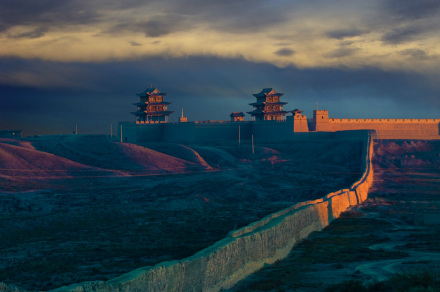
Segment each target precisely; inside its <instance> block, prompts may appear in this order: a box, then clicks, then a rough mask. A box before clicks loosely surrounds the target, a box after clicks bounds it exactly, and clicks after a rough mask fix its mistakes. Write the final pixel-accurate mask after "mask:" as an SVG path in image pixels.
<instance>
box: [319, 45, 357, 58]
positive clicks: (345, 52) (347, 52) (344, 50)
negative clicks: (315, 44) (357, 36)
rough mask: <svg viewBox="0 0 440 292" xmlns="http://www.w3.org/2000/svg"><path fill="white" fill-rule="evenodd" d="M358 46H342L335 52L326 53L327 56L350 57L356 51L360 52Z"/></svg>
mask: <svg viewBox="0 0 440 292" xmlns="http://www.w3.org/2000/svg"><path fill="white" fill-rule="evenodd" d="M358 51H359V49H358V48H348V47H341V48H338V49H336V50H334V51H333V52H331V53H329V54H326V55H324V57H326V58H342V57H349V56H352V55H354V54H355V53H356V52H358Z"/></svg>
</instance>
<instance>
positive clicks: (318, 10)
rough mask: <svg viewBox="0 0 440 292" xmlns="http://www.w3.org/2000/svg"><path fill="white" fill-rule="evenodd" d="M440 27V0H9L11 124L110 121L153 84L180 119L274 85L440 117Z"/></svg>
mask: <svg viewBox="0 0 440 292" xmlns="http://www.w3.org/2000/svg"><path fill="white" fill-rule="evenodd" d="M439 31H440V1H438V0H417V1H416V0H369V1H357V0H355V1H353V0H333V1H328V0H309V1H299V0H288V1H287V0H272V1H267V0H266V1H263V0H252V1H251V0H240V1H236V0H234V1H231V0H224V1H208V0H160V1H159V0H150V1H145V0H127V1H119V0H109V1H102V0H87V1H83V0H40V1H28V0H14V1H10V0H0V130H12V129H13V130H22V131H23V135H24V136H27V135H35V134H69V133H72V132H73V131H74V130H75V127H76V125H77V126H78V132H79V133H80V134H81V133H93V134H109V133H110V129H111V127H113V128H115V127H117V123H118V122H121V121H134V115H132V114H130V112H134V111H135V110H136V107H135V106H134V105H133V103H136V102H138V101H139V98H138V97H137V96H136V93H139V92H142V91H144V90H145V89H146V88H147V87H150V86H154V87H157V88H158V89H159V90H160V91H163V92H167V93H168V95H167V96H166V100H167V101H170V102H171V105H169V106H168V109H169V110H173V111H175V113H174V114H172V115H171V116H170V120H171V121H177V119H178V117H179V115H180V113H181V110H182V108H183V111H184V115H185V116H187V117H188V119H189V120H190V121H194V120H229V114H230V113H231V112H233V111H242V112H245V113H246V112H247V111H251V110H252V108H251V106H249V103H252V102H254V101H255V98H254V97H253V96H252V94H253V93H258V92H260V91H261V90H262V89H263V88H266V87H272V88H274V89H275V91H277V92H282V93H284V96H283V97H282V99H283V101H285V102H288V104H287V105H286V106H285V107H284V108H285V109H286V110H293V109H296V108H299V109H301V110H303V111H304V113H303V114H305V115H307V117H308V118H311V117H312V115H313V113H312V111H313V110H314V109H316V107H317V106H318V107H319V109H327V110H329V115H330V117H331V118H440V82H439V80H440V78H439V77H440V49H439V48H440V34H439V33H438V32H439ZM245 119H246V120H250V116H249V115H246V117H245Z"/></svg>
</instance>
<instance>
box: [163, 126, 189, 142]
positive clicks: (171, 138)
mask: <svg viewBox="0 0 440 292" xmlns="http://www.w3.org/2000/svg"><path fill="white" fill-rule="evenodd" d="M194 141H195V123H194V122H187V123H167V124H165V125H164V133H163V142H170V143H184V144H185V143H193V142H194Z"/></svg>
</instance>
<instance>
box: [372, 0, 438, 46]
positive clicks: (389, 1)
mask: <svg viewBox="0 0 440 292" xmlns="http://www.w3.org/2000/svg"><path fill="white" fill-rule="evenodd" d="M382 8H383V11H381V12H382V13H381V14H382V18H381V20H380V21H379V25H381V26H382V27H386V28H387V29H386V31H385V33H384V35H383V37H382V41H383V42H384V43H386V44H400V43H404V42H408V41H413V40H416V39H418V38H423V37H424V35H425V34H426V33H435V32H437V31H438V23H437V21H438V19H439V18H440V1H438V0H419V1H413V0H386V1H384V2H383V5H382ZM371 25H372V26H373V25H374V24H371Z"/></svg>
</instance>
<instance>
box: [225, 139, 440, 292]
mask: <svg viewBox="0 0 440 292" xmlns="http://www.w3.org/2000/svg"><path fill="white" fill-rule="evenodd" d="M374 174H375V181H374V185H373V187H372V189H371V190H370V192H369V198H368V200H367V201H365V202H364V203H363V204H361V205H358V206H355V207H353V208H351V209H350V210H348V211H347V212H345V213H343V214H342V215H341V217H340V218H338V219H336V220H335V221H333V222H332V223H331V224H330V225H329V226H328V227H327V228H325V229H324V230H323V231H322V232H316V233H313V234H312V235H311V236H310V237H309V238H308V239H306V240H304V241H303V242H301V243H300V244H299V245H298V246H297V247H295V248H294V249H293V250H292V252H291V254H290V256H289V257H288V258H287V259H285V260H282V261H279V262H278V263H276V264H275V265H273V266H271V267H267V268H265V269H263V270H261V271H260V272H258V273H255V274H254V275H252V276H250V277H248V278H247V279H245V280H243V281H242V282H241V283H239V284H238V285H237V286H236V287H235V288H234V289H232V291H306V292H309V291H310V292H311V291H440V281H439V279H440V141H379V142H376V143H375V159H374ZM411 289H412V290H411Z"/></svg>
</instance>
